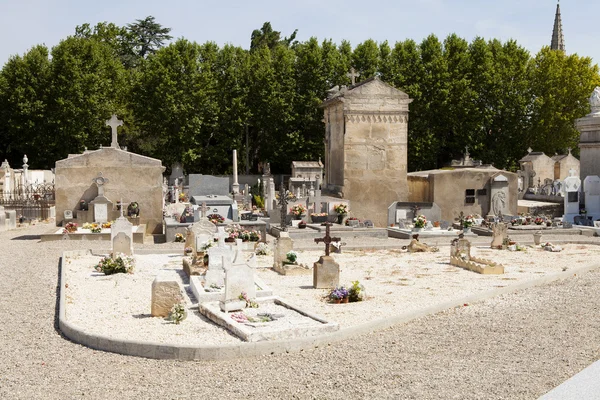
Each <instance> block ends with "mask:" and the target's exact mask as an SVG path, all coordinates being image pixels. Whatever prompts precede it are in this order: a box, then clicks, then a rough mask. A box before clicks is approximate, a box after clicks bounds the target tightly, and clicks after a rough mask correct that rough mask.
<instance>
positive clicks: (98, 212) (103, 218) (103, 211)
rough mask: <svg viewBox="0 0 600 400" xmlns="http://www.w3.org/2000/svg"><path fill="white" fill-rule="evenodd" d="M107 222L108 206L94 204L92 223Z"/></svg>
mask: <svg viewBox="0 0 600 400" xmlns="http://www.w3.org/2000/svg"><path fill="white" fill-rule="evenodd" d="M107 221H108V204H106V203H96V204H94V222H100V223H102V222H107Z"/></svg>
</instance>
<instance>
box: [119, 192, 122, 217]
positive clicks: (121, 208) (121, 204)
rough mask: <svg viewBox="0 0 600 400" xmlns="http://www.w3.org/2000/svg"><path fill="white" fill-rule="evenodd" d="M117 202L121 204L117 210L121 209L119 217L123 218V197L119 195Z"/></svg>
mask: <svg viewBox="0 0 600 400" xmlns="http://www.w3.org/2000/svg"><path fill="white" fill-rule="evenodd" d="M119 204H121V207H119V209H120V210H119V211H121V218H123V198H122V197H121V200H120V203H119Z"/></svg>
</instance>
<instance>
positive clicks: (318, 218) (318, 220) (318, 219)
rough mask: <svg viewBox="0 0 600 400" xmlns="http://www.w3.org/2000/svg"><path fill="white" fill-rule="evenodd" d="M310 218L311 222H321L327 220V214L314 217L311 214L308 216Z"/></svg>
mask: <svg viewBox="0 0 600 400" xmlns="http://www.w3.org/2000/svg"><path fill="white" fill-rule="evenodd" d="M310 220H311V221H312V222H313V224H322V223H323V222H327V215H323V216H319V217H315V216H313V215H311V216H310Z"/></svg>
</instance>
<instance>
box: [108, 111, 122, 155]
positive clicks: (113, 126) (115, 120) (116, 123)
mask: <svg viewBox="0 0 600 400" xmlns="http://www.w3.org/2000/svg"><path fill="white" fill-rule="evenodd" d="M105 124H106V126H110V128H111V130H112V141H111V142H110V147H112V148H115V149H118V148H119V143H118V142H117V128H118V127H119V126H123V121H121V120H120V119H119V118H117V114H113V115H112V117H110V119H108V120H106V123H105Z"/></svg>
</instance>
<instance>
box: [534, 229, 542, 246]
mask: <svg viewBox="0 0 600 400" xmlns="http://www.w3.org/2000/svg"><path fill="white" fill-rule="evenodd" d="M541 242H542V232H540V231H538V232H536V233H534V234H533V243H535V244H536V245H539V244H540V243H541Z"/></svg>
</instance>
